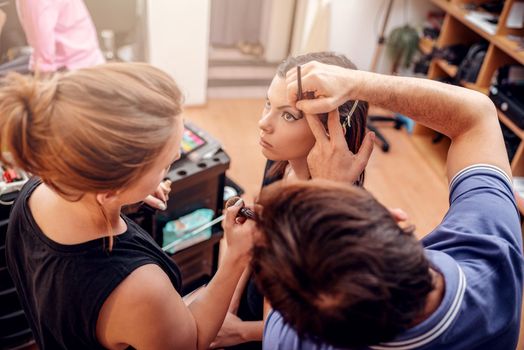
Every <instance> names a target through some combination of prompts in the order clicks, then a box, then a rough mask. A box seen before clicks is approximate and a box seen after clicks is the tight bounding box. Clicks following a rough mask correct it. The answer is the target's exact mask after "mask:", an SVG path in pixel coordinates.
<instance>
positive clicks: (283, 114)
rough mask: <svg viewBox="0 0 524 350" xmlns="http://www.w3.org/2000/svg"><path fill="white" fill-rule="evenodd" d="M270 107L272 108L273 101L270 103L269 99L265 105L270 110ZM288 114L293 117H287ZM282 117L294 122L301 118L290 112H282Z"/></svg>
mask: <svg viewBox="0 0 524 350" xmlns="http://www.w3.org/2000/svg"><path fill="white" fill-rule="evenodd" d="M269 108H271V103H269V100H266V103H265V105H264V109H265V110H268V109H269ZM287 116H289V117H291V119H287V118H286V117H287ZM281 117H282V119H284V120H285V121H287V122H294V121H295V120H299V119H300V118H297V117H295V116H294V115H293V114H291V113H289V112H284V113H282V115H281Z"/></svg>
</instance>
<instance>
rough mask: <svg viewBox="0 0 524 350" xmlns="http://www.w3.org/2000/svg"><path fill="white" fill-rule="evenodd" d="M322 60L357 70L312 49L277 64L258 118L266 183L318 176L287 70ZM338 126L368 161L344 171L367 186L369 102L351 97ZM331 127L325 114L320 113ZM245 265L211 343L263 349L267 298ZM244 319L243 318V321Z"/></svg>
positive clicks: (347, 144) (349, 148) (348, 145)
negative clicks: (310, 162) (289, 92)
mask: <svg viewBox="0 0 524 350" xmlns="http://www.w3.org/2000/svg"><path fill="white" fill-rule="evenodd" d="M311 61H319V62H323V63H325V64H329V65H335V66H339V67H343V68H348V69H357V68H356V66H355V65H354V64H353V63H352V62H351V61H350V60H349V59H348V58H347V57H346V56H344V55H341V54H337V53H334V52H314V53H307V54H304V55H300V56H296V57H289V58H288V59H286V60H285V61H283V62H282V63H281V64H280V65H279V66H278V68H277V72H276V74H275V77H274V78H273V80H272V82H271V85H270V86H269V88H268V91H267V98H266V103H265V106H264V109H263V111H262V116H261V118H260V120H259V128H260V145H261V147H262V153H263V154H264V156H265V157H266V158H267V159H268V162H267V164H266V170H265V174H264V183H263V186H265V185H267V184H269V183H271V182H273V181H276V180H280V179H284V180H286V181H292V180H297V179H302V180H307V179H310V178H312V177H318V176H315V175H316V174H312V173H311V172H310V165H308V160H307V158H308V156H309V154H310V151H311V150H312V149H313V146H314V145H315V136H314V135H313V132H312V130H311V128H310V126H309V122H308V120H307V119H306V118H305V117H304V115H303V113H301V112H300V111H299V110H297V109H296V108H295V107H294V106H291V105H289V104H288V102H287V84H286V80H285V78H286V73H287V72H289V71H291V70H295V69H296V67H297V66H299V65H302V64H304V63H307V62H311ZM338 111H339V118H338V123H339V127H340V128H341V129H342V130H343V136H342V137H341V139H342V140H344V145H343V147H344V148H345V152H346V153H347V154H348V155H354V156H355V157H358V159H359V160H360V159H362V160H364V162H361V163H359V164H357V163H355V164H354V165H353V166H351V167H348V168H347V169H345V170H344V171H345V172H346V173H347V174H351V176H350V177H351V180H350V182H351V183H354V184H355V185H356V186H363V185H364V168H365V165H366V162H367V159H369V156H370V154H371V151H372V150H373V134H372V133H367V136H366V119H367V114H368V103H367V102H365V101H355V100H350V99H348V100H347V101H344V103H342V105H340V106H339V108H338ZM319 118H320V120H321V121H322V123H323V126H324V127H325V128H326V129H327V114H323V115H320V116H319ZM250 276H251V271H250V270H249V269H247V270H246V271H245V272H244V275H243V277H242V279H241V281H240V283H239V285H238V287H237V290H236V291H235V295H234V297H233V300H232V304H231V307H230V312H229V313H228V315H227V316H226V320H225V322H224V325H223V327H222V330H221V331H220V332H219V334H218V337H217V339H216V341H215V342H214V343H213V344H212V346H213V347H223V346H231V345H236V344H242V343H245V342H251V343H249V344H243V345H239V346H237V347H235V349H245V350H247V349H260V348H261V346H262V344H261V343H260V341H261V340H262V331H263V322H262V318H263V296H262V294H261V293H260V292H259V291H258V290H257V288H256V286H255V283H254V280H253V279H252V278H251V277H250ZM243 321H244V322H243Z"/></svg>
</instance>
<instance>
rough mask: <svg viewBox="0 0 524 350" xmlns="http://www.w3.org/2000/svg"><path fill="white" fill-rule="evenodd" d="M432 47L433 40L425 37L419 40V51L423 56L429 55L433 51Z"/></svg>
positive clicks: (433, 44)
mask: <svg viewBox="0 0 524 350" xmlns="http://www.w3.org/2000/svg"><path fill="white" fill-rule="evenodd" d="M434 46H435V40H432V39H430V38H426V37H423V38H421V39H420V41H419V43H418V48H419V50H420V51H421V52H422V53H423V54H425V55H429V54H430V53H431V52H432V51H433V47H434Z"/></svg>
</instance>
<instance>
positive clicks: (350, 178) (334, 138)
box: [306, 109, 375, 184]
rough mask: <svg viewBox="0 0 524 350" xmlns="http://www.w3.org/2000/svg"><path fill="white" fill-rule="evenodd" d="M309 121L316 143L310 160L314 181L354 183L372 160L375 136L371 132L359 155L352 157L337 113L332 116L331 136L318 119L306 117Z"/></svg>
mask: <svg viewBox="0 0 524 350" xmlns="http://www.w3.org/2000/svg"><path fill="white" fill-rule="evenodd" d="M306 120H307V122H308V124H309V127H310V128H311V131H312V132H313V135H314V136H315V140H316V141H315V145H314V146H313V148H312V149H311V151H310V152H309V154H308V156H307V164H308V168H309V173H310V174H311V177H312V178H313V179H327V180H333V181H339V182H344V183H348V184H349V183H354V182H355V181H356V180H357V179H358V177H359V176H360V174H361V173H362V172H363V171H364V169H365V168H366V165H367V163H368V160H369V157H371V152H373V145H374V140H375V134H374V133H372V132H368V133H367V134H366V137H364V140H363V142H362V145H361V146H360V149H359V151H358V152H357V154H353V153H352V152H351V151H350V150H349V148H348V145H347V143H346V140H345V138H344V131H343V130H342V125H340V118H339V114H338V109H335V110H334V111H331V112H329V115H328V130H327V133H328V134H326V130H325V129H324V126H323V125H322V122H321V121H320V120H319V119H318V117H317V116H316V115H311V114H306Z"/></svg>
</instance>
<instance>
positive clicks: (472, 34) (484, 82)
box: [415, 0, 524, 176]
mask: <svg viewBox="0 0 524 350" xmlns="http://www.w3.org/2000/svg"><path fill="white" fill-rule="evenodd" d="M431 2H432V3H433V4H435V5H436V6H437V7H439V8H440V9H441V10H443V11H444V12H445V17H444V22H443V24H442V29H441V32H440V35H439V37H438V39H437V40H435V41H433V40H429V39H423V40H421V42H420V44H419V48H420V50H421V52H423V53H425V54H428V53H430V52H431V50H432V49H433V47H438V48H443V47H446V46H449V45H453V44H473V43H476V42H479V41H482V40H485V41H487V42H488V43H489V47H488V51H487V53H486V57H485V59H484V62H483V64H482V68H481V69H480V72H479V75H478V77H477V80H476V81H475V82H474V83H468V82H461V85H462V86H464V87H467V88H469V89H473V90H476V91H479V92H482V93H484V94H488V91H489V86H490V84H491V81H492V78H493V75H494V74H495V72H496V71H497V69H498V68H499V67H501V66H503V65H506V64H521V65H524V49H519V47H518V43H517V42H516V41H513V40H510V38H509V37H508V36H509V35H515V36H519V37H524V29H510V28H507V27H506V21H507V18H508V15H509V13H510V10H511V7H512V5H513V4H514V3H515V2H524V0H506V1H505V2H504V8H503V10H502V13H501V15H500V18H499V21H498V25H497V28H496V32H495V34H490V33H488V32H486V31H485V30H484V29H482V28H480V27H479V26H478V25H476V24H475V23H473V22H471V21H470V20H469V19H468V18H467V15H468V13H469V12H470V11H469V10H467V9H465V5H466V4H468V3H474V4H481V3H483V2H488V0H475V1H473V0H431ZM457 71H458V67H457V66H454V65H451V64H449V63H448V62H446V61H445V60H442V59H433V60H432V62H431V64H430V68H429V71H428V78H430V79H440V78H444V77H450V78H454V77H455V75H456V74H457ZM499 119H500V121H501V122H502V123H503V124H504V125H506V126H507V127H508V128H509V129H510V130H511V131H513V132H514V133H515V134H516V135H517V136H518V137H519V138H520V139H521V140H522V139H523V138H524V130H522V129H521V128H519V127H518V126H517V125H516V124H515V123H513V122H512V121H511V120H510V119H509V118H508V117H506V116H505V115H504V113H502V112H501V111H499ZM415 132H416V133H418V134H426V133H427V132H428V129H427V128H425V127H423V126H422V125H417V126H416V128H415ZM511 168H512V171H513V174H514V175H516V176H524V142H521V143H520V145H519V147H518V149H517V152H516V154H515V156H514V158H513V160H512V163H511Z"/></svg>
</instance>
